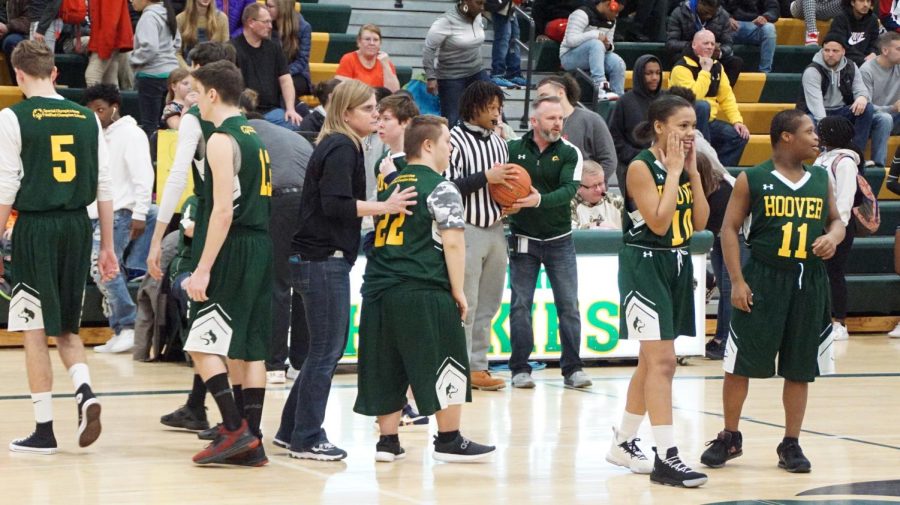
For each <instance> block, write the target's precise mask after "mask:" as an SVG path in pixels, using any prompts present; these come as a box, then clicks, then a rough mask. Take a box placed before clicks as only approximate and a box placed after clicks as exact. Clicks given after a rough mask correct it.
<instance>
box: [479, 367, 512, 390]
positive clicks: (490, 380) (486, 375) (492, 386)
mask: <svg viewBox="0 0 900 505" xmlns="http://www.w3.org/2000/svg"><path fill="white" fill-rule="evenodd" d="M505 387H506V381H504V380H503V379H497V378H494V377H491V372H488V371H487V370H480V371H477V372H472V389H480V390H482V391H497V390H498V389H503V388H505Z"/></svg>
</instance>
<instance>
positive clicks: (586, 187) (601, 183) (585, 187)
mask: <svg viewBox="0 0 900 505" xmlns="http://www.w3.org/2000/svg"><path fill="white" fill-rule="evenodd" d="M579 185H580V186H581V187H582V188H584V189H596V190H598V191H599V190H602V189H603V187H604V186H606V182H598V183H597V184H593V185H590V186H586V185H584V184H579Z"/></svg>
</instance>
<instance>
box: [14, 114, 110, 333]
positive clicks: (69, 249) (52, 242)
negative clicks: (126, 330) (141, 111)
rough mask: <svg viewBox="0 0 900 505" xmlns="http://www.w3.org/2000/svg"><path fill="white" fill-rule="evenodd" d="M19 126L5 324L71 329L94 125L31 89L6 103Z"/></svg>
mask: <svg viewBox="0 0 900 505" xmlns="http://www.w3.org/2000/svg"><path fill="white" fill-rule="evenodd" d="M10 110H11V111H12V112H13V113H14V114H15V116H16V118H17V120H18V123H19V130H20V137H21V152H20V153H19V156H20V158H21V160H22V179H21V185H20V187H19V191H18V193H17V195H16V200H15V202H14V204H13V208H14V209H16V210H17V211H19V218H18V220H17V221H16V226H15V232H14V233H15V240H13V252H12V262H13V265H14V266H15V268H14V269H13V274H12V284H13V297H12V300H11V301H10V304H9V329H10V330H12V331H20V330H37V329H41V328H43V329H44V332H45V333H46V334H47V335H48V336H58V335H60V334H63V333H78V329H79V326H80V325H81V308H82V302H83V299H84V287H85V283H86V282H87V277H88V274H89V272H90V265H91V245H92V238H91V235H92V230H91V223H90V219H88V215H87V210H86V208H87V206H88V205H89V204H90V203H91V202H93V201H94V200H95V199H96V198H97V184H98V179H99V169H100V160H99V153H100V145H99V139H98V137H99V135H100V126H99V124H98V122H97V117H96V116H95V115H94V113H93V111H91V110H90V109H87V108H85V107H82V106H80V105H77V104H75V103H74V102H71V101H69V100H61V99H56V98H47V97H32V98H29V99H26V100H24V101H22V102H19V103H17V104H16V105H13V106H12V107H10Z"/></svg>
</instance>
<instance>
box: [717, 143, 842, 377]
mask: <svg viewBox="0 0 900 505" xmlns="http://www.w3.org/2000/svg"><path fill="white" fill-rule="evenodd" d="M804 168H805V169H806V174H805V175H804V176H803V178H802V179H800V180H799V181H798V182H796V183H793V182H791V181H790V180H788V179H787V178H786V177H784V176H783V175H781V174H780V173H778V172H777V171H776V169H775V164H774V163H772V161H771V160H769V161H766V162H765V163H762V164H761V165H757V166H755V167H753V168H751V169H750V170H747V171H746V172H745V174H746V177H747V186H748V188H749V190H750V219H751V221H750V233H749V235H748V236H747V242H748V244H749V245H750V260H749V261H748V262H747V265H746V266H744V268H743V273H744V280H746V281H747V285H749V286H750V290H751V291H752V293H753V298H752V300H753V305H752V306H751V307H750V309H751V311H750V312H744V311H742V310H739V309H737V308H735V310H734V313H733V315H732V317H731V331H730V332H729V336H728V344H727V345H726V348H725V361H724V364H723V367H724V369H725V371H726V372H729V373H733V374H736V375H741V376H744V377H761V378H762V377H771V376H773V375H775V372H776V367H775V357H776V355H777V356H778V368H777V372H778V375H780V376H782V377H784V378H785V379H788V380H792V381H797V382H812V381H814V380H815V378H816V376H817V375H820V373H822V372H828V371H831V370H832V369H833V358H832V357H833V353H832V349H831V347H832V346H831V343H832V340H831V328H832V326H831V294H830V287H829V284H828V275H827V273H826V271H825V263H824V261H822V259H821V258H819V257H818V256H816V255H815V254H813V252H812V243H813V242H814V241H815V240H816V239H817V238H818V237H820V236H821V235H822V234H823V233H824V232H825V226H826V224H827V223H828V199H829V198H830V196H829V192H828V173H827V172H826V171H825V170H824V169H822V168H821V167H804Z"/></svg>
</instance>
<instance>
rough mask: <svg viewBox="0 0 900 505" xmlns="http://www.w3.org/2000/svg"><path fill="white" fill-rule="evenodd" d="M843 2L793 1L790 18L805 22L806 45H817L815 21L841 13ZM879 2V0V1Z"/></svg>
mask: <svg viewBox="0 0 900 505" xmlns="http://www.w3.org/2000/svg"><path fill="white" fill-rule="evenodd" d="M842 1H843V0H794V1H793V2H791V16H792V17H795V18H800V19H803V20H804V21H805V22H806V45H808V46H816V45H819V29H818V28H817V27H816V20H817V19H818V20H819V21H828V20H829V19H832V18H834V17H835V16H838V15H839V14H840V13H841V2H842ZM879 1H880V0H879Z"/></svg>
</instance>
